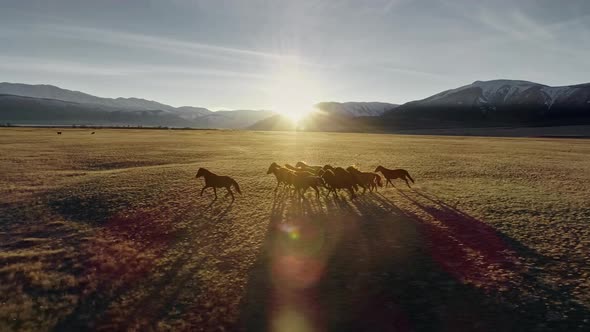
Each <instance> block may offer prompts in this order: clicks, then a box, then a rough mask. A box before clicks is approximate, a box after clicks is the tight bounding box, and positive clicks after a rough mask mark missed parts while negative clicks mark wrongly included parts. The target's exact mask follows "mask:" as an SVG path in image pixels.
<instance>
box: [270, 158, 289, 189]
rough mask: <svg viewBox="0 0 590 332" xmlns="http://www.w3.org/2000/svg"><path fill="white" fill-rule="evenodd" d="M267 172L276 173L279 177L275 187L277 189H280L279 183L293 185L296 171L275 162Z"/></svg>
mask: <svg viewBox="0 0 590 332" xmlns="http://www.w3.org/2000/svg"><path fill="white" fill-rule="evenodd" d="M266 174H274V175H275V177H276V178H277V186H276V187H275V191H277V190H278V189H279V185H280V184H281V183H282V184H284V185H285V186H290V185H293V177H294V173H293V172H292V171H290V170H289V169H287V168H285V167H282V166H280V165H279V164H277V163H275V162H273V163H272V164H270V166H269V167H268V170H267V171H266Z"/></svg>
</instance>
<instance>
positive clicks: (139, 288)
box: [55, 187, 233, 330]
mask: <svg viewBox="0 0 590 332" xmlns="http://www.w3.org/2000/svg"><path fill="white" fill-rule="evenodd" d="M191 189H192V187H191ZM194 190H195V191H196V189H194ZM178 202H182V204H179V203H178ZM175 204H176V205H175ZM232 207H233V201H229V202H220V201H217V202H216V201H212V202H210V203H208V204H207V205H205V202H203V200H200V199H199V197H198V195H197V192H195V193H194V194H192V195H187V193H186V191H176V192H175V193H174V194H168V195H165V196H164V197H163V198H162V199H161V200H158V204H157V205H154V208H153V209H152V210H151V211H150V212H145V211H142V210H141V209H139V210H137V211H126V214H125V215H124V216H123V215H121V214H115V215H113V216H111V217H109V218H107V220H105V221H104V222H102V228H103V230H104V231H107V232H109V234H112V235H113V236H114V239H115V240H116V241H117V242H118V243H126V242H129V243H130V244H133V245H136V243H138V242H139V243H141V245H142V246H143V247H144V248H146V249H153V248H155V247H158V248H160V250H159V251H158V258H164V257H165V258H166V259H164V260H158V261H157V262H154V265H153V266H150V267H149V270H148V271H146V273H145V275H143V276H141V278H138V280H135V281H133V282H131V281H130V282H123V283H120V284H119V285H118V286H116V287H114V288H111V289H104V290H103V289H101V288H99V289H97V290H96V291H95V292H92V293H89V294H88V295H86V296H84V297H82V298H81V301H80V302H79V303H78V305H77V307H76V308H75V309H74V311H73V312H71V313H70V314H69V315H68V316H67V317H65V318H64V319H62V320H61V321H60V322H58V324H57V325H56V326H55V329H56V330H87V329H89V327H93V328H96V329H101V328H114V329H117V330H127V329H148V330H150V329H151V330H153V329H157V328H158V325H157V324H158V322H159V321H160V320H161V319H163V318H165V317H166V316H167V315H168V314H169V311H170V308H171V307H172V306H174V307H176V308H177V309H176V310H180V309H181V308H182V304H181V303H180V302H181V301H179V298H180V296H184V295H183V294H186V293H190V294H191V296H194V297H196V296H197V295H198V294H199V292H200V285H199V282H198V280H197V279H195V275H196V274H197V272H198V271H199V270H200V269H201V268H202V259H201V260H198V259H195V253H196V252H197V250H198V245H197V244H196V243H195V239H198V236H199V234H200V233H201V232H202V231H203V230H205V229H207V228H209V227H211V226H212V225H216V224H217V223H220V222H222V221H224V220H225V219H226V218H227V214H228V212H229V211H231V209H232ZM195 221H199V222H198V223H196V222H195ZM133 242H135V243H133ZM121 269H122V270H121V271H122V273H125V267H124V266H122V267H121ZM107 277H108V276H107ZM101 282H106V284H109V283H114V282H115V280H108V279H107V280H101ZM114 284H116V283H114ZM107 287H108V285H107ZM192 304H193V303H192V302H190V305H192ZM185 309H186V310H189V309H188V308H185ZM192 309H194V308H191V310H192Z"/></svg>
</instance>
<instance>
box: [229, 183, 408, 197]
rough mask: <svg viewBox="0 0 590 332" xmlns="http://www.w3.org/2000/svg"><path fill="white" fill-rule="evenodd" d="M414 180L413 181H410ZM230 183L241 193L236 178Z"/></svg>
mask: <svg viewBox="0 0 590 332" xmlns="http://www.w3.org/2000/svg"><path fill="white" fill-rule="evenodd" d="M412 182H414V181H412ZM231 184H232V185H233V186H234V188H236V191H237V192H238V194H240V195H241V194H242V191H241V190H240V186H239V185H238V183H237V182H236V180H234V179H231Z"/></svg>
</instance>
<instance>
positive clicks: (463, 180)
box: [0, 128, 590, 331]
mask: <svg viewBox="0 0 590 332" xmlns="http://www.w3.org/2000/svg"><path fill="white" fill-rule="evenodd" d="M0 151H1V154H0V170H1V172H0V330H2V331H4V330H30V331H44V330H137V331H147V330H236V329H243V330H252V331H258V330H264V329H269V330H274V331H317V330H325V329H330V330H334V331H346V330H350V331H359V330H368V331H387V330H395V331H404V330H418V331H432V330H448V331H459V330H470V331H473V330H475V331H490V330H494V331H507V330H515V331H544V330H558V329H561V330H564V331H575V330H579V331H582V330H586V331H587V330H588V329H590V263H589V262H590V227H589V222H590V204H589V201H588V197H590V141H589V140H576V139H524V138H475V137H471V138H465V137H440V136H439V137H437V136H394V135H376V134H375V135H374V134H336V133H334V134H332V133H281V132H241V131H167V130H98V131H97V133H96V135H90V131H89V130H75V129H66V130H63V135H56V133H55V130H51V129H25V128H20V129H11V128H3V129H0ZM298 160H305V161H307V162H309V163H311V164H326V163H329V164H333V165H343V166H347V165H350V164H355V165H357V166H358V167H360V168H361V169H364V170H373V169H374V168H375V167H376V166H377V165H379V164H382V165H384V166H386V167H390V168H405V169H407V170H409V171H410V173H411V174H412V176H413V177H414V179H416V185H415V186H413V188H412V189H409V188H407V187H406V186H405V184H404V183H403V182H401V181H400V182H398V183H396V186H397V188H391V187H390V188H382V189H380V190H379V193H367V194H364V195H359V197H358V198H357V199H355V200H350V198H349V197H348V195H347V194H345V193H341V195H340V196H339V197H337V198H334V197H328V198H327V197H325V196H324V195H322V197H321V198H320V199H319V200H318V199H316V198H315V196H314V195H312V193H311V191H309V192H308V193H307V198H306V199H305V200H298V199H295V198H293V197H291V196H289V195H288V194H287V193H286V192H284V191H278V192H277V193H275V192H274V191H273V189H274V187H275V184H276V181H275V179H274V176H272V175H267V174H266V170H267V168H268V166H269V164H270V163H271V162H273V161H276V162H278V163H280V164H282V163H287V162H288V163H292V164H294V163H295V162H297V161H298ZM198 167H206V168H209V169H210V170H212V171H214V172H216V173H218V174H224V175H231V176H233V177H234V178H235V179H236V180H237V181H238V182H239V184H240V186H241V189H242V191H243V195H242V196H237V197H236V200H235V201H234V202H233V203H232V202H231V200H230V199H228V198H224V197H223V195H224V190H220V191H219V194H220V195H219V196H220V197H219V199H218V200H217V201H215V202H213V201H212V198H213V197H212V196H213V193H212V192H206V194H205V195H204V196H203V197H198V193H199V191H200V189H201V187H202V185H203V180H202V179H195V173H196V170H197V168H198Z"/></svg>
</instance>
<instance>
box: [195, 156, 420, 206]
mask: <svg viewBox="0 0 590 332" xmlns="http://www.w3.org/2000/svg"><path fill="white" fill-rule="evenodd" d="M378 173H381V174H382V175H383V177H384V178H385V180H386V182H385V187H387V185H388V184H391V185H392V186H394V184H393V182H392V180H395V179H402V180H404V181H405V182H406V185H407V186H408V187H410V183H409V182H408V180H410V181H411V182H412V183H414V179H413V178H412V177H411V176H410V173H408V171H406V170H405V169H388V168H385V167H383V166H378V167H377V168H376V169H375V171H374V172H363V171H361V170H359V169H358V168H356V167H354V166H349V167H347V168H343V167H334V166H331V165H324V166H314V165H308V164H307V163H305V162H303V161H300V162H297V164H295V166H292V165H290V164H285V165H284V166H281V165H279V164H277V163H276V162H273V163H272V164H270V166H269V168H268V171H267V172H266V174H274V176H275V178H276V180H277V186H276V187H275V192H276V191H277V190H278V189H279V187H280V186H281V185H282V186H283V188H286V189H287V190H289V191H291V190H293V193H295V194H296V195H298V196H299V197H301V198H304V197H305V192H306V191H307V190H308V189H309V188H312V189H313V190H314V191H315V193H316V197H317V198H319V197H320V189H321V188H325V189H327V193H326V196H329V195H330V193H333V194H334V195H338V190H341V189H342V190H345V191H348V192H349V194H350V198H351V199H353V198H355V197H356V192H358V191H359V190H360V189H361V188H362V189H363V193H365V192H366V191H367V189H368V190H369V191H373V190H375V191H377V189H378V188H379V187H383V181H382V179H381V176H380V175H379V174H378ZM200 177H203V178H204V179H205V186H204V187H203V189H201V194H200V196H203V192H204V191H205V189H207V188H213V192H214V193H215V199H217V189H216V188H225V189H226V190H227V195H230V196H231V197H232V200H233V199H234V194H233V192H232V190H231V188H232V187H233V188H234V189H235V190H236V191H237V192H238V193H239V194H241V193H242V192H241V190H240V186H239V185H238V183H237V182H236V180H234V179H233V178H231V177H229V176H222V175H217V174H215V173H213V172H211V171H209V170H207V169H205V168H199V170H198V171H197V175H196V178H200Z"/></svg>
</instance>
